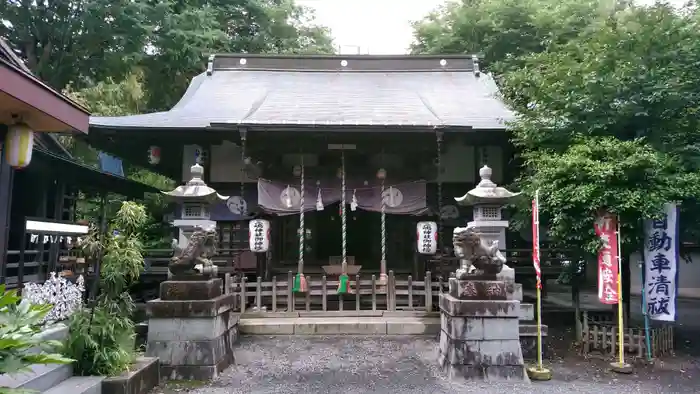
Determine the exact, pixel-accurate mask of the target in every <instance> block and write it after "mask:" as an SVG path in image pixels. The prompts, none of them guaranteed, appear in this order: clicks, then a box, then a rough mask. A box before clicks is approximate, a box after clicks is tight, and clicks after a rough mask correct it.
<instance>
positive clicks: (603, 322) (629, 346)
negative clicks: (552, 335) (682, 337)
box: [581, 312, 674, 358]
mask: <svg viewBox="0 0 700 394" xmlns="http://www.w3.org/2000/svg"><path fill="white" fill-rule="evenodd" d="M582 323H583V331H582V337H581V352H582V353H583V354H588V353H590V352H592V351H599V352H602V353H608V354H610V355H612V356H616V355H617V351H618V349H619V347H618V346H619V334H618V326H617V322H615V321H614V314H613V313H592V312H583V316H582ZM622 343H623V346H624V351H625V353H629V354H632V355H635V356H637V357H640V358H641V357H644V356H645V355H646V353H647V343H646V340H645V329H644V327H627V328H624V329H623V339H622ZM649 344H650V345H651V352H650V353H651V355H652V356H653V357H661V356H666V355H672V354H673V350H674V344H673V326H671V325H668V324H666V325H661V326H658V327H650V328H649Z"/></svg>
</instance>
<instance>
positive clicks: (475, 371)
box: [443, 364, 530, 383]
mask: <svg viewBox="0 0 700 394" xmlns="http://www.w3.org/2000/svg"><path fill="white" fill-rule="evenodd" d="M443 370H444V371H446V372H447V375H448V376H449V378H450V379H465V380H483V381H486V382H504V381H505V382H512V381H519V382H528V383H529V382H530V379H529V378H528V376H527V371H526V369H525V366H521V365H517V366H516V365H486V366H482V365H450V364H447V365H446V366H444V367H443Z"/></svg>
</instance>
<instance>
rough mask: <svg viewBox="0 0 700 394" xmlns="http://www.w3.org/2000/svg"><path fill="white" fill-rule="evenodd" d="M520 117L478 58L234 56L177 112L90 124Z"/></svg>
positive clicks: (489, 124) (418, 122) (475, 121)
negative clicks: (501, 96)
mask: <svg viewBox="0 0 700 394" xmlns="http://www.w3.org/2000/svg"><path fill="white" fill-rule="evenodd" d="M243 59H245V60H243ZM341 62H342V63H341ZM512 117H513V113H512V112H511V111H510V110H509V109H508V108H506V106H505V105H504V104H503V103H502V101H500V100H499V98H498V88H497V87H496V84H495V82H494V80H493V78H492V77H491V76H490V75H488V74H485V73H480V72H479V71H478V63H477V65H476V67H475V65H474V62H473V61H472V57H465V56H461V57H454V56H453V57H439V56H431V57H416V56H384V57H375V56H355V57H344V56H331V57H329V56H323V57H283V56H253V55H226V56H220V57H214V58H213V59H212V60H211V61H210V64H209V68H208V70H207V71H206V72H204V73H202V74H200V75H198V76H196V77H195V78H194V79H193V81H192V83H191V84H190V87H189V88H188V90H187V92H186V93H185V95H184V96H183V97H182V99H181V100H180V102H179V103H178V104H177V105H175V107H173V108H172V109H171V110H170V111H167V112H157V113H151V114H144V115H132V116H121V117H92V118H91V120H90V125H91V127H98V128H163V129H169V128H188V129H189V128H205V127H209V126H211V125H213V124H217V125H221V124H229V125H241V126H242V125H246V126H251V127H253V126H272V125H274V126H284V125H290V126H291V125H297V126H323V125H328V126H417V127H421V126H425V127H434V126H445V127H470V128H474V129H502V128H504V127H505V124H504V122H505V121H506V120H510V119H512Z"/></svg>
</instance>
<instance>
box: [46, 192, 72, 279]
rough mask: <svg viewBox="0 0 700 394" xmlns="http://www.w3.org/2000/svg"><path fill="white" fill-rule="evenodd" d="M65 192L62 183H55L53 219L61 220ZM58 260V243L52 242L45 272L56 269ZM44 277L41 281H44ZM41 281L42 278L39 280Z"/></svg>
mask: <svg viewBox="0 0 700 394" xmlns="http://www.w3.org/2000/svg"><path fill="white" fill-rule="evenodd" d="M65 191H66V184H65V183H64V182H62V181H57V182H56V189H55V194H54V204H53V219H54V220H61V219H63V205H64V204H63V200H64V196H65V194H66V193H65ZM57 260H58V242H52V243H51V246H49V264H48V270H47V272H52V271H54V270H55V269H56V263H57ZM46 278H47V277H44V278H43V279H46ZM39 279H42V278H39Z"/></svg>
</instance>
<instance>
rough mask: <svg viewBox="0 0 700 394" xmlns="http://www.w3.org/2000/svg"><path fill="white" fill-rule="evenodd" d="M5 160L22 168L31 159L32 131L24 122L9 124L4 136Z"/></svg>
mask: <svg viewBox="0 0 700 394" xmlns="http://www.w3.org/2000/svg"><path fill="white" fill-rule="evenodd" d="M4 149H5V160H6V161H7V164H9V165H10V166H11V167H14V168H24V167H26V166H28V165H29V163H30V162H31V161H32V151H33V150H34V131H32V129H30V128H29V126H27V124H26V123H21V122H20V123H15V124H14V125H12V126H10V128H9V130H8V131H7V135H6V137H5V147H4Z"/></svg>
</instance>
